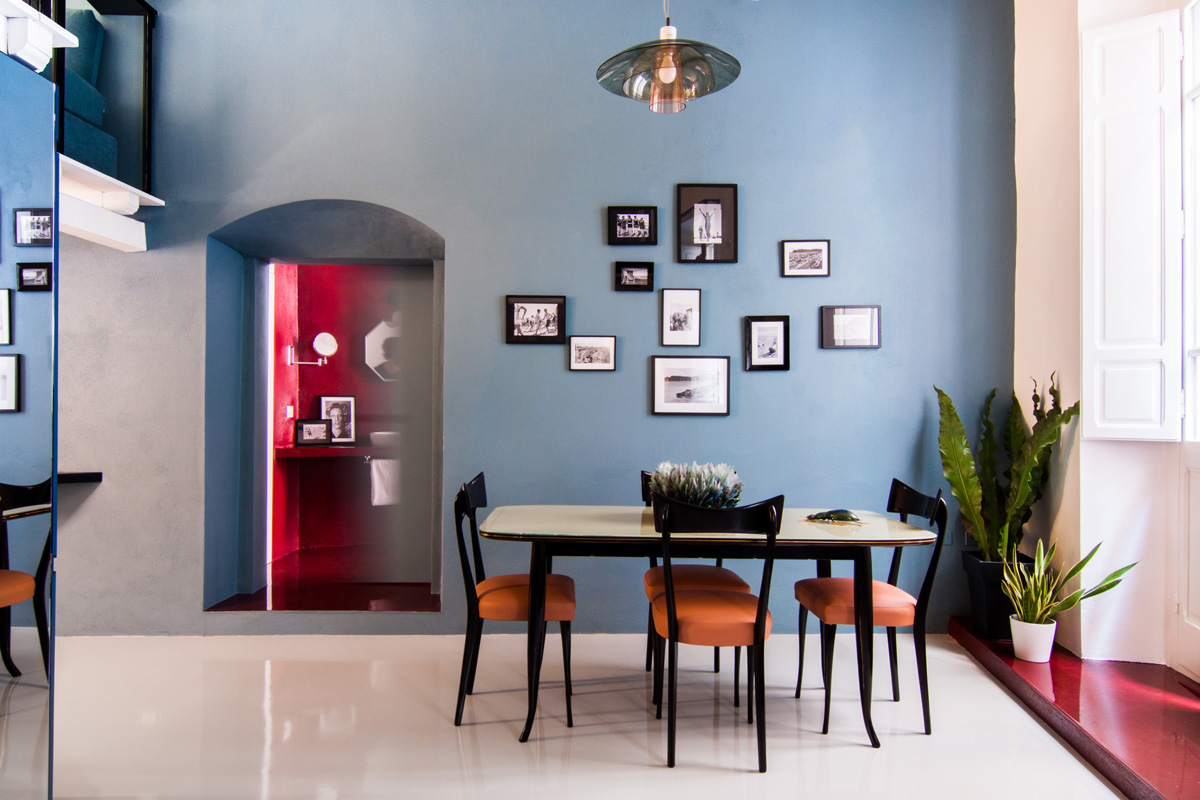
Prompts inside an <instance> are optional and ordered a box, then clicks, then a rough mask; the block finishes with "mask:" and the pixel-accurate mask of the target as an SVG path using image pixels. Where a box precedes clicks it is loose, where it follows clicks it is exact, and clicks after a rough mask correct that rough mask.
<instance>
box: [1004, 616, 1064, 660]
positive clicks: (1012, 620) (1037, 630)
mask: <svg viewBox="0 0 1200 800" xmlns="http://www.w3.org/2000/svg"><path fill="white" fill-rule="evenodd" d="M1008 622H1009V625H1010V626H1011V628H1012V643H1013V653H1014V654H1015V655H1016V657H1017V658H1019V659H1021V660H1022V661H1035V662H1038V663H1045V662H1047V661H1049V660H1050V651H1051V650H1053V649H1054V631H1055V629H1056V628H1057V627H1058V622H1057V621H1056V620H1051V621H1050V622H1047V623H1044V624H1038V623H1036V622H1022V621H1021V620H1019V619H1017V615H1016V614H1013V615H1012V616H1011V617H1009V618H1008Z"/></svg>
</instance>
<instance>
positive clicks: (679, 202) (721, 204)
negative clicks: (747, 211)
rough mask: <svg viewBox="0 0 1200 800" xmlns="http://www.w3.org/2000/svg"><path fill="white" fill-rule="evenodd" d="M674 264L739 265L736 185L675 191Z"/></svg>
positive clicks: (684, 185)
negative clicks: (675, 234) (675, 228)
mask: <svg viewBox="0 0 1200 800" xmlns="http://www.w3.org/2000/svg"><path fill="white" fill-rule="evenodd" d="M675 209H676V212H675V213H676V221H677V225H678V227H677V230H676V233H677V234H678V235H677V236H676V248H675V260H676V261H678V262H679V263H681V264H689V263H695V262H703V263H709V264H736V263H737V260H738V205H737V184H736V183H680V184H677V185H676V187H675Z"/></svg>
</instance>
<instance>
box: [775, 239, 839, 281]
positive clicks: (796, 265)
mask: <svg viewBox="0 0 1200 800" xmlns="http://www.w3.org/2000/svg"><path fill="white" fill-rule="evenodd" d="M779 251H780V253H779V263H780V269H781V270H782V271H783V277H785V278H826V277H828V276H829V240H828V239H806V240H804V241H798V242H780V243H779Z"/></svg>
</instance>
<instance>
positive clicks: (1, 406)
mask: <svg viewBox="0 0 1200 800" xmlns="http://www.w3.org/2000/svg"><path fill="white" fill-rule="evenodd" d="M20 410H21V356H20V355H11V356H0V411H20Z"/></svg>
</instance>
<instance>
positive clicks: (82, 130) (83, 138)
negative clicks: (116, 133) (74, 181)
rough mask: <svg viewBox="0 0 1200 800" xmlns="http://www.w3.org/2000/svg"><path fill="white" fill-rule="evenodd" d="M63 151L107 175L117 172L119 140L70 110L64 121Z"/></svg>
mask: <svg viewBox="0 0 1200 800" xmlns="http://www.w3.org/2000/svg"><path fill="white" fill-rule="evenodd" d="M63 140H64V141H63V152H64V153H66V154H67V155H68V156H70V157H71V158H73V159H75V160H76V161H79V162H81V163H83V164H87V165H88V166H89V167H91V168H93V169H98V170H100V171H101V172H103V173H104V174H105V175H116V174H117V140H116V139H114V138H113V137H112V136H110V135H108V134H107V133H105V132H104V131H102V130H100V129H99V128H97V127H96V126H95V125H92V124H91V123H89V122H85V121H83V120H81V119H80V118H79V117H77V116H75V115H74V114H72V113H70V112H68V113H67V114H66V117H65V119H64V121H63Z"/></svg>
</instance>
